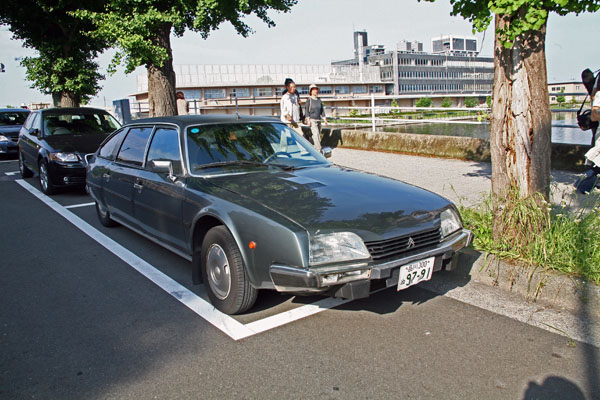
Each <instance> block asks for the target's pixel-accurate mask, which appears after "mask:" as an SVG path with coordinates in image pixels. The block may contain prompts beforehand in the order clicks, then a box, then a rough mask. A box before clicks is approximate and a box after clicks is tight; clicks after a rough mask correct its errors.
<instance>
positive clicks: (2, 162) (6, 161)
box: [0, 160, 18, 164]
mask: <svg viewBox="0 0 600 400" xmlns="http://www.w3.org/2000/svg"><path fill="white" fill-rule="evenodd" d="M17 161H18V160H2V161H0V164H4V163H9V162H17Z"/></svg>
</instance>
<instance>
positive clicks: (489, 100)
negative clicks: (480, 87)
mask: <svg viewBox="0 0 600 400" xmlns="http://www.w3.org/2000/svg"><path fill="white" fill-rule="evenodd" d="M485 104H487V106H488V108H492V96H488V97H486V98H485Z"/></svg>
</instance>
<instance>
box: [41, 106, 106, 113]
mask: <svg viewBox="0 0 600 400" xmlns="http://www.w3.org/2000/svg"><path fill="white" fill-rule="evenodd" d="M40 111H41V112H42V113H44V114H70V113H97V112H100V113H108V111H106V110H103V109H101V108H92V107H55V108H45V109H43V110H40Z"/></svg>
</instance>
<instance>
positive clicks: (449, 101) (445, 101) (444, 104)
mask: <svg viewBox="0 0 600 400" xmlns="http://www.w3.org/2000/svg"><path fill="white" fill-rule="evenodd" d="M442 107H444V108H448V107H452V99H451V98H450V97H444V98H443V99H442Z"/></svg>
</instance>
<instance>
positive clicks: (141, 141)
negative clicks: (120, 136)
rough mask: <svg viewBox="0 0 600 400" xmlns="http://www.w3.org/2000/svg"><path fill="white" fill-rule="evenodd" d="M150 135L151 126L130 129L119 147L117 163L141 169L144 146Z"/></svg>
mask: <svg viewBox="0 0 600 400" xmlns="http://www.w3.org/2000/svg"><path fill="white" fill-rule="evenodd" d="M151 133H152V127H151V126H144V127H135V128H131V129H130V130H129V133H128V134H127V137H126V138H125V140H124V141H123V144H122V145H121V150H119V155H118V156H117V161H118V162H123V163H126V164H131V165H134V166H137V167H141V166H142V164H143V163H144V153H145V151H146V144H147V143H148V138H149V137H150V134H151Z"/></svg>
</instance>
